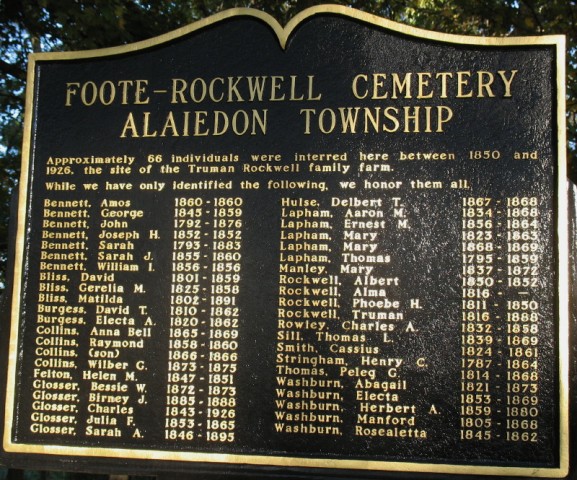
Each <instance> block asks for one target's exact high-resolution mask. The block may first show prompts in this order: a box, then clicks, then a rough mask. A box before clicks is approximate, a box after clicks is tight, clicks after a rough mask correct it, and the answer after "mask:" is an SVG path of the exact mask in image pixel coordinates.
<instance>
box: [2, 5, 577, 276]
mask: <svg viewBox="0 0 577 480" xmlns="http://www.w3.org/2000/svg"><path fill="white" fill-rule="evenodd" d="M326 3H333V4H339V5H346V6H350V7H353V8H357V9H359V10H363V11H366V12H370V13H373V14H376V15H378V16H381V17H385V18H388V19H390V20H394V21H397V22H401V23H406V24H409V25H412V26H416V27H420V28H425V29H428V30H434V31H439V32H446V33H458V34H467V35H481V36H482V35H484V36H517V35H544V34H564V35H566V36H567V51H568V60H567V76H568V78H567V86H568V88H567V112H568V120H569V122H568V125H569V127H568V128H569V131H568V139H569V145H568V150H569V155H568V158H569V172H570V176H571V178H573V179H576V178H577V167H576V166H575V162H574V157H575V153H576V150H577V51H576V49H577V1H576V0H474V1H470V2H463V1H462V0H352V1H350V2H345V1H336V2H335V1H333V2H328V1H316V0H284V1H278V0H271V1H268V0H267V1H265V0H244V1H240V0H218V1H217V0H187V1H184V0H92V1H87V0H73V1H71V0H2V1H0V28H1V29H2V30H1V35H0V72H1V75H0V159H1V161H2V166H3V168H2V169H1V170H0V272H3V271H4V266H5V263H6V258H7V241H8V231H7V226H8V220H9V213H10V197H11V193H12V191H13V189H14V187H15V185H16V184H17V181H18V176H19V166H20V148H21V142H22V124H23V110H24V94H25V87H26V66H27V57H28V54H29V53H31V52H41V51H42V52H45V51H64V50H89V49H96V48H104V47H110V46H116V45H122V44H126V43H132V42H136V41H139V40H144V39H147V38H151V37H154V36H157V35H161V34H163V33H166V32H169V31H171V30H174V29H176V28H178V27H181V26H184V25H187V24H189V23H192V22H194V21H195V20H199V19H201V18H203V17H206V16H209V15H211V14H214V13H217V12H220V11H222V10H225V9H229V8H233V7H250V8H256V9H259V10H263V11H265V12H267V13H269V14H271V15H272V16H273V17H275V18H276V19H277V20H278V21H279V22H281V23H283V24H284V23H286V22H287V21H288V20H289V19H290V18H292V17H293V16H294V15H296V14H297V13H298V12H300V11H301V10H304V9H305V8H308V7H311V6H314V5H319V4H326ZM3 278H4V277H3V273H0V286H1V285H3V282H2V279H3Z"/></svg>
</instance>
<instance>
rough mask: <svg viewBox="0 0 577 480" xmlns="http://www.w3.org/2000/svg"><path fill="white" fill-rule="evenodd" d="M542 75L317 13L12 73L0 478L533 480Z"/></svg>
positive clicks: (559, 440)
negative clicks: (14, 100)
mask: <svg viewBox="0 0 577 480" xmlns="http://www.w3.org/2000/svg"><path fill="white" fill-rule="evenodd" d="M562 69H563V42H562V39H561V38H559V37H544V38H531V39H508V40H496V39H483V40H480V39H471V38H461V37H458V38H457V37H450V36H443V35H439V34H433V33H430V32H423V31H417V30H412V29H408V28H407V27H401V26H399V25H394V24H390V23H389V22H387V21H385V20H381V19H376V18H374V17H372V16H369V15H365V14H361V13H359V12H355V11H352V10H349V9H341V8H338V7H328V8H326V7H325V8H321V9H313V10H309V11H307V12H306V13H304V14H302V15H300V16H299V17H297V18H296V19H295V20H293V21H292V22H291V23H290V24H289V26H288V27H286V28H285V29H283V28H281V27H280V26H279V25H278V24H277V23H276V22H275V21H274V20H273V19H271V18H270V17H268V16H266V15H264V14H262V13H258V12H253V11H246V10H241V11H234V12H232V13H231V12H229V13H226V14H224V15H220V16H217V17H214V18H211V19H209V20H206V21H203V22H200V23H198V24H196V25H193V26H192V27H190V28H188V29H184V30H182V31H179V32H175V33H174V34H171V35H168V36H166V37H161V38H159V39H156V40H154V41H151V42H146V43H143V44H137V45H134V46H128V47H123V48H119V49H112V50H108V51H103V52H87V53H75V54H47V55H37V56H35V57H33V59H32V63H31V69H30V82H29V92H28V117H27V123H26V145H25V157H24V164H23V174H22V181H21V186H20V202H19V212H18V232H17V239H16V251H15V269H14V281H13V296H12V306H11V309H12V323H11V327H10V331H9V332H8V331H6V332H5V334H4V335H3V337H2V338H3V341H4V349H5V350H6V351H7V352H8V355H9V358H8V373H7V388H6V393H5V397H6V398H5V413H4V415H5V417H4V418H5V421H4V436H3V448H4V451H5V454H4V455H5V461H6V462H13V461H15V460H14V459H17V458H21V455H30V456H34V455H38V456H40V455H42V459H43V462H48V464H56V463H57V461H58V459H59V457H62V456H65V457H75V458H78V457H83V462H85V465H88V466H90V465H91V463H90V462H91V461H94V462H96V461H97V460H98V461H99V462H101V463H100V464H99V465H102V462H103V460H102V459H103V458H110V459H123V460H124V461H134V462H135V464H137V465H139V466H142V465H144V468H146V467H147V466H149V465H155V466H156V467H155V468H159V467H158V465H162V468H165V469H170V468H172V466H175V465H182V462H198V463H202V464H205V465H206V464H208V465H211V464H212V465H221V464H226V465H229V466H235V465H249V466H251V467H258V466H274V467H286V468H309V467H310V468H319V469H324V468H331V469H348V470H357V471H358V472H361V473H362V472H365V473H366V472H369V471H370V472H373V471H389V470H393V471H412V472H445V473H446V472H452V473H480V474H499V475H500V474H508V475H528V474H536V475H539V476H562V475H563V474H564V472H565V471H566V469H567V462H568V460H567V455H568V454H567V451H568V446H567V440H566V439H567V394H566V377H567V345H566V338H567V311H566V308H567V307H566V304H567V274H566V265H567V258H566V257H567V254H566V251H567V247H566V243H565V242H566V240H565V237H566V232H565V226H564V225H565V221H564V218H563V216H564V212H565V210H566V205H565V203H564V202H565V200H564V199H563V195H560V194H562V193H563V191H562V188H561V187H560V185H563V183H564V179H565V171H564V163H565V160H564V152H563V142H564V139H563V135H562V130H563V112H562V107H561V106H560V104H561V103H562V102H563V99H564V94H563V81H562V78H563V72H562ZM50 462H52V463H50ZM94 464H96V463H94ZM87 468H90V467H87ZM358 472H357V474H359V473H358Z"/></svg>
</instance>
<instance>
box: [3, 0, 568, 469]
mask: <svg viewBox="0 0 577 480" xmlns="http://www.w3.org/2000/svg"><path fill="white" fill-rule="evenodd" d="M322 14H336V15H340V16H342V17H346V18H350V19H354V20H359V21H362V22H365V23H368V24H371V25H374V26H377V27H380V28H382V29H385V30H390V31H392V32H397V33H401V34H405V35H408V36H412V37H416V38H419V39H425V40H433V41H439V42H443V43H448V44H459V45H473V46H481V47H482V46H488V47H490V46H503V47H504V46H507V47H513V46H532V45H549V46H555V47H556V52H557V56H556V63H557V65H556V66H557V77H556V82H557V83H556V87H557V91H556V93H557V125H558V132H557V133H558V136H557V149H558V172H559V178H558V185H557V188H558V199H557V208H558V212H557V218H558V225H557V235H558V242H559V243H558V247H559V250H558V252H559V264H558V271H559V285H558V287H559V300H560V301H559V337H558V342H559V355H560V358H559V368H560V372H559V373H560V386H559V399H560V400H559V409H560V452H559V454H560V466H559V468H552V469H549V468H520V467H492V466H473V465H453V464H432V463H405V462H386V461H368V460H347V459H326V458H325V459H322V458H300V457H289V456H284V457H283V456H266V455H248V454H243V455H237V454H218V453H198V452H180V451H165V450H131V449H122V448H102V447H69V446H62V445H33V444H18V443H13V442H12V438H11V433H12V426H13V420H14V407H15V403H14V402H15V399H14V393H15V386H16V377H17V371H16V365H17V356H18V340H19V338H18V337H19V330H18V327H19V322H18V321H17V320H18V319H19V313H20V296H21V293H22V292H21V287H22V285H21V282H22V279H23V270H24V265H23V259H24V250H25V245H24V239H25V233H26V219H27V208H28V206H27V204H26V202H27V197H28V182H29V180H30V178H29V168H30V165H29V161H30V156H31V154H32V149H33V144H32V122H33V118H34V108H35V104H34V95H35V82H34V81H35V67H36V62H37V61H47V60H58V61H66V60H78V59H89V58H98V57H105V56H113V55H120V54H127V53H131V52H137V51H141V50H144V49H146V48H150V47H154V46H158V45H162V44H164V43H167V42H170V41H171V40H174V39H178V38H180V37H183V36H185V35H187V34H189V33H191V32H194V31H197V30H201V29H203V28H206V27H208V26H211V25H215V24H217V23H220V22H223V21H225V20H227V19H230V18H234V17H253V18H256V19H259V20H261V21H262V22H263V23H265V24H267V25H268V26H269V27H270V28H271V29H272V30H273V31H274V32H275V34H276V36H277V37H278V40H279V42H280V45H281V46H282V48H283V49H284V48H286V44H287V41H288V39H289V38H290V36H291V34H292V33H293V31H294V30H295V29H296V28H297V27H298V26H299V25H300V24H301V23H303V22H304V21H306V20H308V19H309V18H311V17H314V16H317V15H322ZM25 108H26V110H25V121H24V141H23V148H22V171H21V177H20V183H19V185H20V191H19V200H18V202H19V203H18V214H17V235H16V245H15V269H14V277H13V282H14V283H13V295H12V307H11V314H12V323H11V327H10V340H9V354H8V378H7V392H6V393H7V395H6V402H5V424H4V436H3V447H4V450H5V451H6V452H10V453H22V454H45V455H60V456H74V455H79V456H87V457H104V458H115V459H134V460H162V461H181V462H191V461H193V462H205V463H215V464H216V463H221V464H238V465H252V466H282V467H310V468H321V469H322V468H330V469H352V470H376V471H396V472H411V473H418V472H421V473H453V474H480V475H499V476H530V477H549V478H557V477H564V476H566V475H567V474H568V470H569V426H568V425H569V419H568V416H569V345H568V332H569V273H568V266H569V257H568V229H567V182H566V150H565V149H566V134H565V128H566V127H565V37H564V36H562V35H548V36H530V37H506V38H486V37H472V36H464V35H453V34H446V33H438V32H432V31H428V30H422V29H419V28H415V27H411V26H407V25H403V24H399V23H395V22H392V21H390V20H387V19H385V18H381V17H378V16H376V15H372V14H369V13H365V12H361V11H358V10H355V9H352V8H347V7H343V6H338V5H321V6H316V7H312V8H309V9H306V10H304V11H303V12H301V13H299V14H297V15H296V16H295V17H294V18H292V19H291V20H290V21H289V22H288V23H287V24H286V26H285V27H282V26H281V25H280V24H279V23H278V22H277V20H276V19H274V18H273V17H272V16H270V15H269V14H267V13H264V12H261V11H259V10H253V9H249V8H234V9H231V10H227V11H224V12H222V13H219V14H216V15H213V16H211V17H209V18H206V19H203V20H199V21H197V22H195V23H193V24H191V25H188V26H186V27H182V28H179V29H177V30H174V31H172V32H169V33H167V34H164V35H161V36H158V37H155V38H152V39H149V40H144V41H141V42H136V43H133V44H130V45H124V46H119V47H112V48H104V49H99V50H86V51H78V52H53V53H36V54H32V55H30V62H29V66H28V78H27V92H26V106H25Z"/></svg>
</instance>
